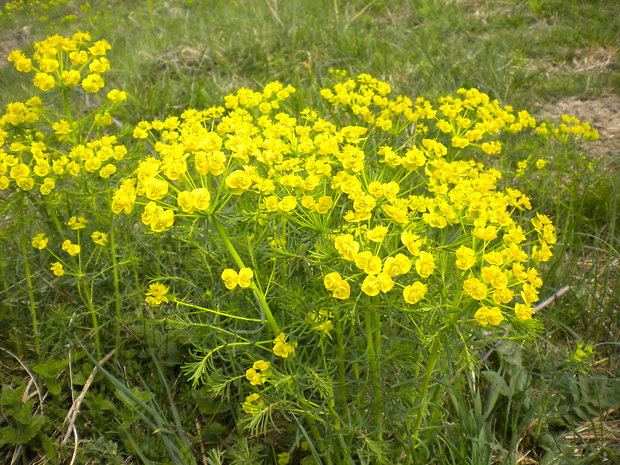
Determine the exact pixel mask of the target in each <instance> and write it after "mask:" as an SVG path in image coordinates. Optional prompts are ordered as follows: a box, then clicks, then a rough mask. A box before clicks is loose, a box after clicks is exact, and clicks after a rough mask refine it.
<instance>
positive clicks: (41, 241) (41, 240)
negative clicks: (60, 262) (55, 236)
mask: <svg viewBox="0 0 620 465" xmlns="http://www.w3.org/2000/svg"><path fill="white" fill-rule="evenodd" d="M48 240H49V239H48V238H47V237H45V233H39V234H37V235H36V236H34V237H33V238H32V246H33V247H34V248H35V249H39V250H43V249H44V248H45V247H47V242H48Z"/></svg>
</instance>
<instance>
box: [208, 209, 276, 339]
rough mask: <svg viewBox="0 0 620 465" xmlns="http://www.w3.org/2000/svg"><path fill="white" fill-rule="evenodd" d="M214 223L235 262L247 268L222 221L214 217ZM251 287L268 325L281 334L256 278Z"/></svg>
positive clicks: (274, 332) (240, 266)
mask: <svg viewBox="0 0 620 465" xmlns="http://www.w3.org/2000/svg"><path fill="white" fill-rule="evenodd" d="M213 225H214V226H215V230H216V231H217V234H218V236H219V237H220V239H221V240H222V242H223V243H224V246H225V247H226V250H227V251H228V253H229V254H230V256H231V257H232V259H233V261H234V262H235V264H236V265H237V266H238V267H239V268H245V265H244V264H243V260H241V257H240V256H239V254H238V253H237V250H236V249H235V247H234V246H233V244H232V242H231V241H230V239H229V238H228V235H227V234H226V231H225V230H224V226H223V225H222V223H220V221H219V220H217V219H216V218H213ZM255 279H256V277H255ZM250 289H251V290H252V293H253V294H254V298H255V299H256V302H257V303H258V306H259V307H260V308H261V310H262V313H263V314H264V316H265V319H266V320H267V325H268V326H269V329H270V330H271V332H272V333H273V335H274V336H277V335H278V334H280V326H279V325H278V323H277V322H276V319H275V318H274V317H273V314H272V313H271V310H270V309H269V304H268V303H267V299H266V298H265V294H264V293H263V292H262V291H261V290H260V289H259V287H258V286H257V285H256V283H255V282H254V280H252V283H251V284H250Z"/></svg>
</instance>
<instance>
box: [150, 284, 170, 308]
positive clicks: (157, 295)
mask: <svg viewBox="0 0 620 465" xmlns="http://www.w3.org/2000/svg"><path fill="white" fill-rule="evenodd" d="M168 290H169V289H168V287H167V286H164V285H163V284H161V283H153V284H150V285H149V288H148V290H147V291H146V294H145V296H146V297H145V299H144V300H145V302H146V303H147V304H149V305H161V304H162V303H167V302H168V298H167V297H166V294H167V293H168Z"/></svg>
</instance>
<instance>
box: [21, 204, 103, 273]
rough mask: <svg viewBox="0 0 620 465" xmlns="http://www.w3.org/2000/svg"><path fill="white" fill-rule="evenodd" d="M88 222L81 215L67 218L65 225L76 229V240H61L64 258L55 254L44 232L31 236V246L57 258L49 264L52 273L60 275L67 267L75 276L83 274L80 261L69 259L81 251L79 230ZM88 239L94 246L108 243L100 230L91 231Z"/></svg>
mask: <svg viewBox="0 0 620 465" xmlns="http://www.w3.org/2000/svg"><path fill="white" fill-rule="evenodd" d="M88 223H89V221H88V220H87V219H86V218H84V217H83V216H72V217H70V218H69V220H67V222H66V225H67V226H68V227H69V229H71V230H73V231H76V236H77V242H73V241H72V240H71V239H64V240H63V241H62V243H61V244H60V250H61V251H62V252H63V253H64V258H63V254H60V253H59V254H56V252H55V251H54V248H53V247H50V239H49V237H47V235H46V234H45V233H43V232H40V233H37V234H35V235H34V237H33V238H32V240H31V244H32V247H34V248H35V249H37V250H40V251H43V250H46V249H47V251H48V252H49V254H51V256H52V257H54V258H55V259H56V260H57V261H55V262H53V263H51V265H50V270H51V271H52V273H54V275H56V276H62V275H64V274H65V272H66V270H67V269H68V270H69V272H70V273H71V274H73V275H76V276H81V275H82V274H83V270H81V269H80V262H79V261H78V263H77V266H76V263H75V262H74V263H73V264H71V260H70V259H71V258H72V257H77V256H78V255H80V254H81V253H83V250H82V247H83V246H84V242H83V240H82V238H83V236H82V235H81V233H80V232H81V230H83V229H86V228H87V226H88ZM90 239H91V241H92V243H93V244H95V245H96V246H105V245H106V244H107V243H108V235H107V234H106V233H104V232H101V231H96V230H95V231H93V232H92V233H91V234H90ZM91 258H92V256H91ZM87 262H90V259H88V260H87Z"/></svg>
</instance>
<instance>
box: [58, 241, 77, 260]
mask: <svg viewBox="0 0 620 465" xmlns="http://www.w3.org/2000/svg"><path fill="white" fill-rule="evenodd" d="M61 247H62V250H64V251H65V252H67V253H68V254H69V255H71V256H72V257H74V256H75V255H77V254H79V253H80V246H79V245H77V244H73V243H72V242H71V241H70V240H69V239H67V240H66V241H64V242H63V243H62V246H61Z"/></svg>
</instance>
